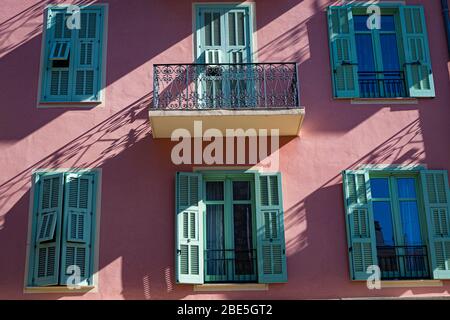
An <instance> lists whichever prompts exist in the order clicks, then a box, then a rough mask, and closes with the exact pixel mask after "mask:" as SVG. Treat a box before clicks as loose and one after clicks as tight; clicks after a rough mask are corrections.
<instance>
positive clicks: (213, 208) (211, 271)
mask: <svg viewBox="0 0 450 320" xmlns="http://www.w3.org/2000/svg"><path fill="white" fill-rule="evenodd" d="M224 249H225V248H224V221H223V205H222V204H213V205H210V204H208V205H206V260H207V262H206V273H207V274H208V275H224V274H225V272H226V270H225V250H224Z"/></svg>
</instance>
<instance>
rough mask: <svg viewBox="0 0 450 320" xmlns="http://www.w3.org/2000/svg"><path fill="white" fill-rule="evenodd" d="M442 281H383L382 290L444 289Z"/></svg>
mask: <svg viewBox="0 0 450 320" xmlns="http://www.w3.org/2000/svg"><path fill="white" fill-rule="evenodd" d="M443 285H444V283H443V282H442V281H441V280H385V281H381V288H382V289H384V288H423V287H442V286H443Z"/></svg>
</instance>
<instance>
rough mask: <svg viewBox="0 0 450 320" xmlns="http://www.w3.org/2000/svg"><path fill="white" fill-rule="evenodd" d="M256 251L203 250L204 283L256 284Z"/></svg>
mask: <svg viewBox="0 0 450 320" xmlns="http://www.w3.org/2000/svg"><path fill="white" fill-rule="evenodd" d="M256 264H257V260H256V250H255V249H249V250H232V249H225V250H224V249H220V250H217V249H209V250H205V270H206V273H205V282H209V283H221V282H223V283H230V282H233V283H238V282H247V283H249V282H256V280H257V272H256Z"/></svg>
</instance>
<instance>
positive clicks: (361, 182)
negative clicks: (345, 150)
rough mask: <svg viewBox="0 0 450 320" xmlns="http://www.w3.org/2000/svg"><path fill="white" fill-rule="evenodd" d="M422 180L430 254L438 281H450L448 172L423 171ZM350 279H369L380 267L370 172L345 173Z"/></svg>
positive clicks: (421, 172)
mask: <svg viewBox="0 0 450 320" xmlns="http://www.w3.org/2000/svg"><path fill="white" fill-rule="evenodd" d="M420 181H421V186H422V193H423V199H424V209H425V216H426V221H427V229H428V252H429V254H430V257H431V270H432V274H433V278H434V279H450V195H449V193H450V191H449V190H450V189H449V185H448V176H447V171H446V170H422V171H420ZM343 185H344V203H345V213H346V214H345V218H346V219H345V221H346V227H347V240H348V248H349V258H350V277H351V279H353V280H366V279H367V277H368V276H369V275H370V274H367V273H366V271H367V267H368V266H370V265H377V264H378V261H377V251H376V237H375V227H374V223H373V212H372V201H371V192H370V181H369V171H367V170H361V171H358V170H357V171H352V170H347V171H345V172H344V173H343Z"/></svg>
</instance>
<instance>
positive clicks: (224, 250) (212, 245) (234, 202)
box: [203, 176, 257, 282]
mask: <svg viewBox="0 0 450 320" xmlns="http://www.w3.org/2000/svg"><path fill="white" fill-rule="evenodd" d="M203 190H205V191H204V192H205V194H204V199H205V207H206V212H205V217H204V219H205V231H204V233H205V234H204V237H205V281H206V282H254V281H256V279H257V272H256V264H257V260H256V246H255V242H256V233H255V206H254V181H253V180H252V179H251V177H233V176H226V177H206V178H205V181H204V189H203Z"/></svg>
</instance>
